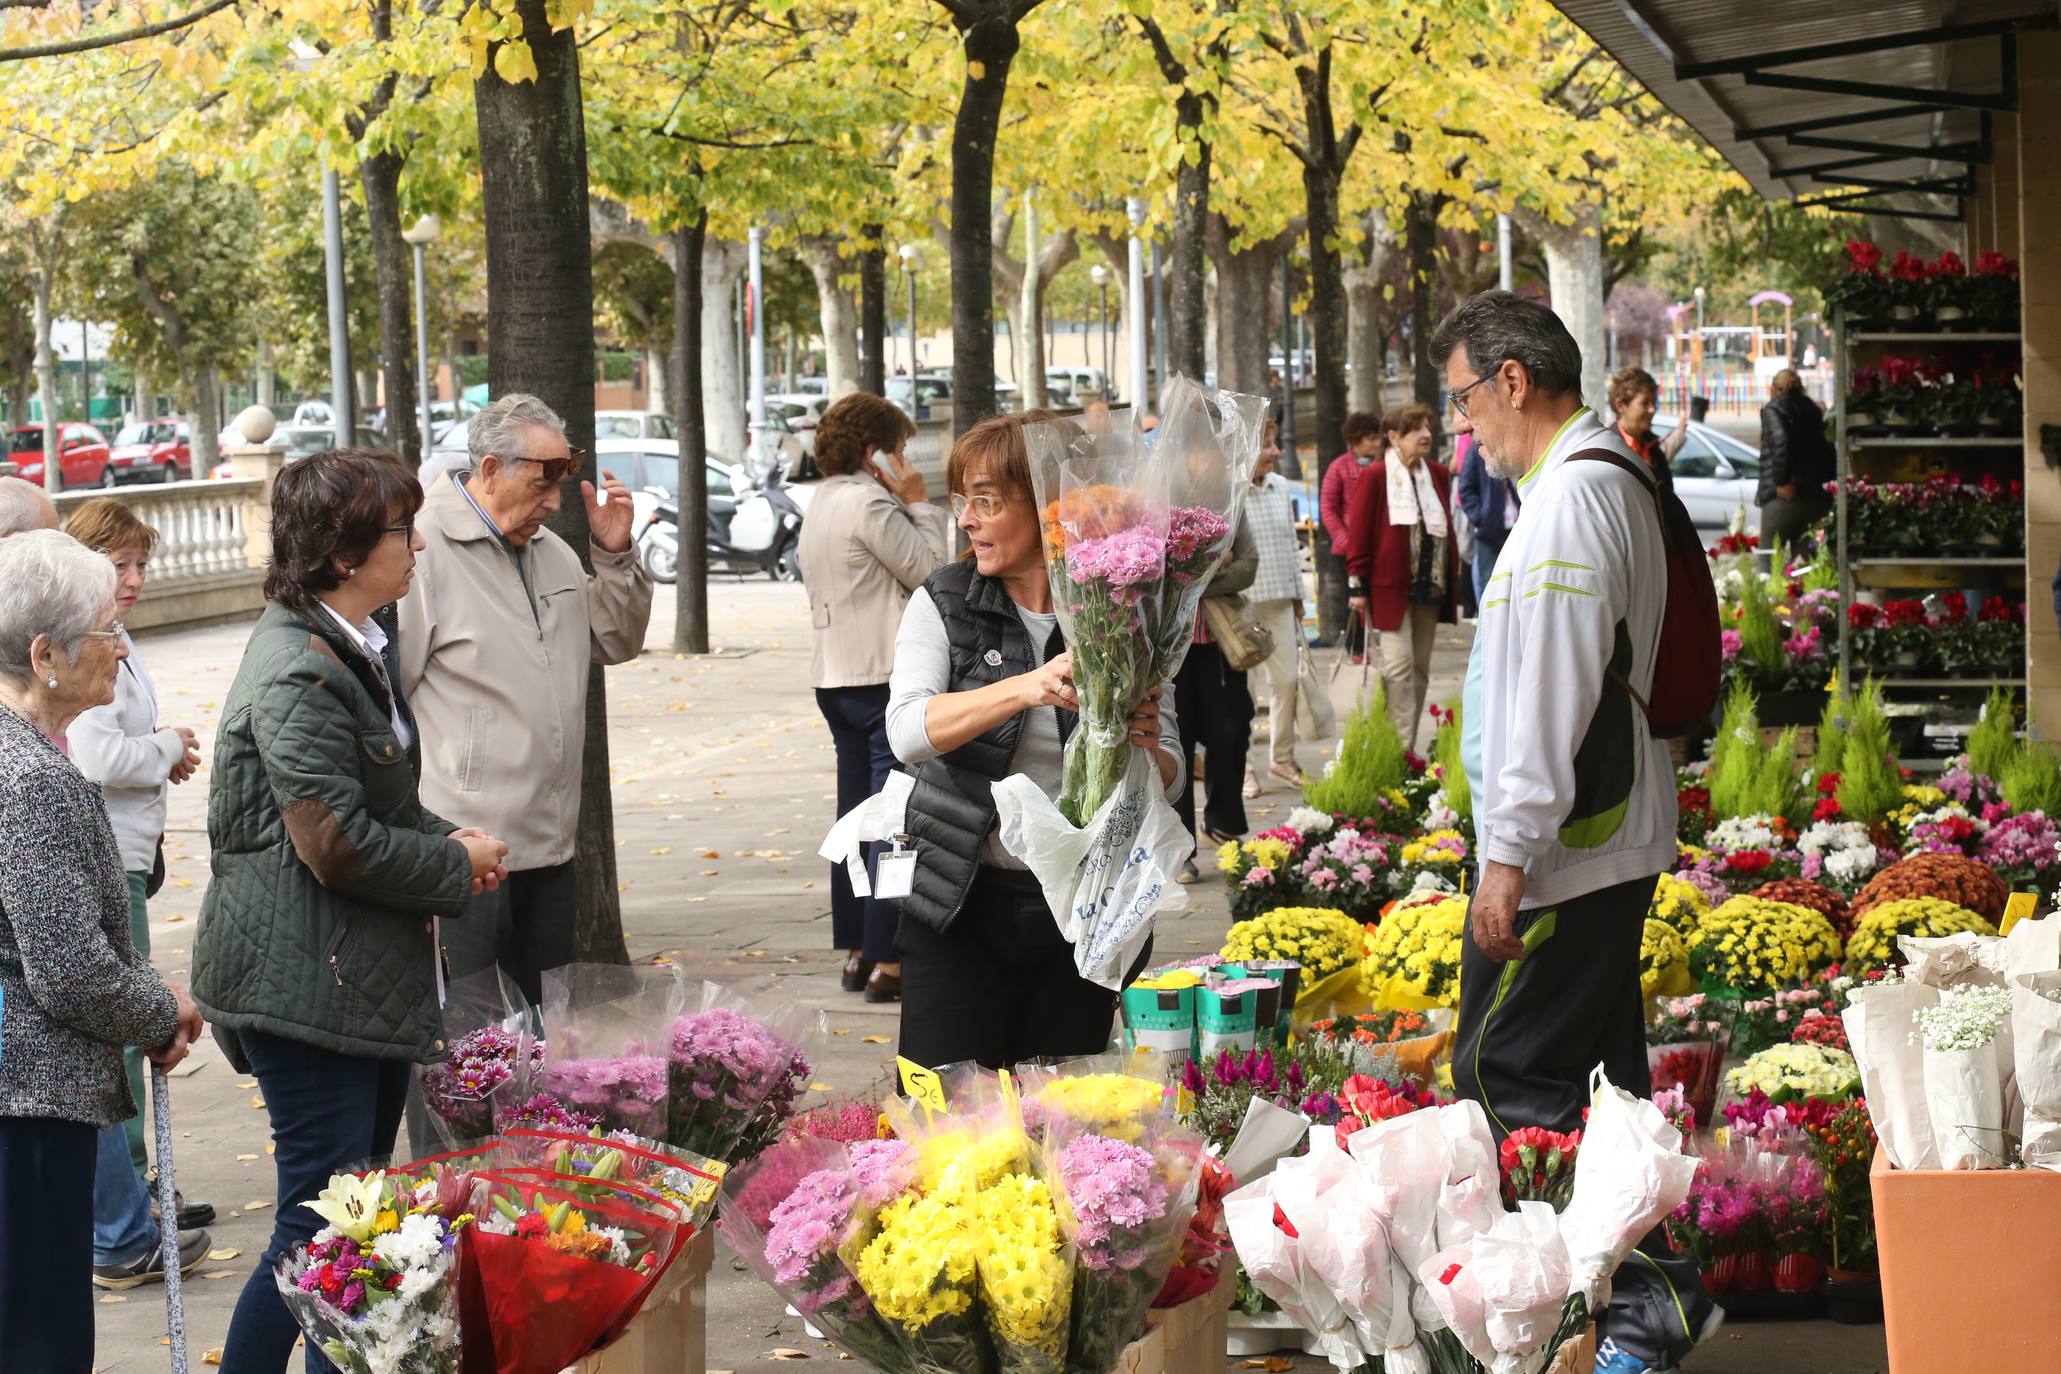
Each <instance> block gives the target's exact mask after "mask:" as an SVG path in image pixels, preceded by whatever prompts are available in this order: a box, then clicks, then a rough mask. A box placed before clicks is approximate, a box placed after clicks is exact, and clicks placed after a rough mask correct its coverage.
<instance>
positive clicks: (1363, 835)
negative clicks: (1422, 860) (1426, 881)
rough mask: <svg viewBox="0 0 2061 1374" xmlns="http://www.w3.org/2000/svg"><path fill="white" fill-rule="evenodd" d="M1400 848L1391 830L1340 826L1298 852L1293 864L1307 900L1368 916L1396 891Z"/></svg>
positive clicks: (1367, 918)
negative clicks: (1386, 832)
mask: <svg viewBox="0 0 2061 1374" xmlns="http://www.w3.org/2000/svg"><path fill="white" fill-rule="evenodd" d="M1402 847H1403V842H1402V841H1401V840H1400V839H1399V838H1398V837H1396V836H1394V835H1381V834H1376V833H1374V832H1372V831H1369V830H1363V829H1361V828H1360V827H1358V826H1354V825H1340V826H1339V827H1338V828H1337V829H1335V830H1333V831H1332V832H1331V834H1330V835H1329V836H1328V837H1327V838H1325V839H1323V840H1321V841H1319V842H1317V843H1315V844H1312V845H1311V846H1310V847H1309V848H1308V849H1307V850H1306V851H1305V852H1304V854H1303V858H1302V863H1301V865H1300V867H1299V869H1298V872H1299V874H1300V876H1301V878H1302V884H1303V889H1304V890H1305V891H1306V892H1308V893H1309V894H1310V898H1311V900H1313V901H1318V902H1323V903H1326V904H1328V905H1331V906H1335V907H1337V908H1339V909H1340V910H1342V911H1346V912H1349V913H1351V914H1352V915H1353V916H1355V917H1357V918H1359V919H1360V920H1363V921H1371V920H1373V919H1375V918H1376V917H1378V916H1379V915H1380V914H1381V908H1382V907H1383V906H1385V905H1387V903H1388V900H1389V899H1390V898H1391V897H1393V896H1395V895H1396V893H1397V891H1398V884H1399V882H1400V881H1401V874H1400V872H1399V871H1398V870H1397V869H1396V867H1395V862H1396V859H1397V857H1398V856H1399V855H1400V853H1401V850H1402ZM1402 890H1405V891H1407V890H1408V889H1407V888H1403V889H1402Z"/></svg>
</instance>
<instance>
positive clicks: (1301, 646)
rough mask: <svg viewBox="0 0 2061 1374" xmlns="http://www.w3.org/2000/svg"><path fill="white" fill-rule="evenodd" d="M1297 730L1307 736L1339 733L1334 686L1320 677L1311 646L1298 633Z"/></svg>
mask: <svg viewBox="0 0 2061 1374" xmlns="http://www.w3.org/2000/svg"><path fill="white" fill-rule="evenodd" d="M1295 729H1296V733H1297V734H1299V735H1301V736H1302V737H1303V738H1304V739H1327V738H1329V737H1330V736H1332V735H1334V734H1336V733H1338V713H1337V712H1336V711H1335V710H1333V709H1332V707H1331V688H1330V687H1329V685H1327V684H1326V683H1323V682H1320V681H1318V679H1317V665H1316V662H1315V661H1314V660H1313V659H1312V658H1311V656H1310V646H1309V645H1308V644H1306V643H1304V642H1303V640H1302V636H1301V635H1300V634H1298V635H1297V636H1296V644H1295Z"/></svg>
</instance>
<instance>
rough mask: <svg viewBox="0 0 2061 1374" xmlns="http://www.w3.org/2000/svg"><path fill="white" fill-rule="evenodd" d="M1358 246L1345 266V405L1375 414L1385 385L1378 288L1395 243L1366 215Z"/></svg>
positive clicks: (1376, 216)
mask: <svg viewBox="0 0 2061 1374" xmlns="http://www.w3.org/2000/svg"><path fill="white" fill-rule="evenodd" d="M1361 228H1362V229H1364V230H1365V231H1366V240H1365V243H1364V245H1363V247H1362V248H1361V249H1360V250H1359V251H1358V252H1356V253H1355V254H1354V258H1353V261H1351V262H1350V263H1348V264H1346V268H1345V303H1346V340H1345V343H1346V361H1347V364H1348V367H1349V370H1350V373H1351V376H1350V378H1349V381H1350V385H1351V405H1352V408H1353V409H1354V410H1356V411H1366V412H1368V413H1369V414H1373V415H1379V414H1380V413H1381V412H1382V410H1383V409H1384V408H1385V406H1384V402H1385V400H1386V397H1387V381H1388V340H1387V330H1386V328H1385V327H1384V326H1383V323H1382V311H1381V288H1382V286H1383V285H1384V282H1385V279H1386V278H1387V276H1388V265H1389V260H1390V259H1391V257H1393V255H1394V253H1395V241H1394V240H1393V239H1391V238H1390V237H1389V234H1388V221H1387V220H1385V219H1383V218H1382V217H1381V215H1380V213H1379V212H1377V211H1369V212H1368V214H1367V217H1366V221H1365V223H1364V224H1362V225H1361Z"/></svg>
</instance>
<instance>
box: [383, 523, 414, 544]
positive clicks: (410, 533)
mask: <svg viewBox="0 0 2061 1374" xmlns="http://www.w3.org/2000/svg"><path fill="white" fill-rule="evenodd" d="M380 533H381V534H398V535H400V536H401V538H402V540H403V541H404V542H406V543H409V544H413V543H414V542H415V522H414V521H413V520H410V521H408V522H407V523H405V524H400V525H388V526H386V527H385V528H384V529H382V530H381V531H380Z"/></svg>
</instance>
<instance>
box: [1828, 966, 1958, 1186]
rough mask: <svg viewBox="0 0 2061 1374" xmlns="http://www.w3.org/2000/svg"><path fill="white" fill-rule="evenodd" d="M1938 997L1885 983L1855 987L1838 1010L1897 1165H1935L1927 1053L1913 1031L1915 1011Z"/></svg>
mask: <svg viewBox="0 0 2061 1374" xmlns="http://www.w3.org/2000/svg"><path fill="white" fill-rule="evenodd" d="M1938 1001H1939V989H1938V988H1934V987H1926V986H1925V985H1923V984H1920V983H1889V984H1885V985H1881V986H1876V987H1858V988H1855V989H1854V990H1853V993H1852V995H1851V997H1850V998H1849V1001H1848V1005H1847V1008H1846V1010H1845V1011H1844V1012H1842V1013H1840V1020H1841V1021H1842V1022H1844V1023H1845V1026H1846V1039H1847V1043H1848V1045H1849V1046H1850V1047H1851V1048H1852V1050H1853V1057H1854V1062H1856V1063H1857V1064H1859V1065H1860V1069H1861V1092H1862V1094H1863V1095H1864V1096H1865V1097H1866V1098H1867V1100H1868V1117H1869V1119H1870V1120H1871V1121H1873V1122H1874V1123H1875V1136H1876V1139H1878V1140H1880V1141H1881V1142H1882V1148H1883V1150H1884V1151H1886V1152H1887V1153H1888V1155H1889V1162H1890V1163H1891V1164H1894V1165H1895V1166H1896V1167H1897V1168H1899V1169H1937V1168H1938V1167H1939V1147H1938V1145H1937V1144H1936V1143H1935V1142H1934V1141H1933V1139H1932V1116H1931V1113H1930V1112H1929V1111H1927V1109H1926V1106H1925V1056H1924V1053H1923V1052H1922V1050H1921V1049H1920V1048H1919V1046H1918V1044H1917V1043H1916V1041H1915V1040H1914V1039H1913V1036H1912V1032H1913V1030H1914V1029H1915V1028H1916V1025H1917V1022H1916V1020H1915V1018H1916V1015H1917V1013H1918V1012H1919V1011H1920V1010H1922V1009H1924V1008H1926V1007H1929V1006H1932V1005H1933V1004H1935V1003H1936V1002H1938Z"/></svg>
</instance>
